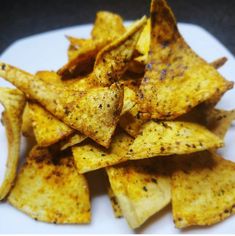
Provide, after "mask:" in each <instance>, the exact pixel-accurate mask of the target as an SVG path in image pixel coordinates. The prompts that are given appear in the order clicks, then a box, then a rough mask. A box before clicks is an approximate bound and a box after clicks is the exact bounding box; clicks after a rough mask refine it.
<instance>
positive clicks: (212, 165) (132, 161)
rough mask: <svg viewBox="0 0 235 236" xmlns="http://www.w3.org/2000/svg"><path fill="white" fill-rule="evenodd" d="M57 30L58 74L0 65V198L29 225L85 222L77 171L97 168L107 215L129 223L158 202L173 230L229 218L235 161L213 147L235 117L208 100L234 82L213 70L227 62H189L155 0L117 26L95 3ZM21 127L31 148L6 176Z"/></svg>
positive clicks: (86, 206)
mask: <svg viewBox="0 0 235 236" xmlns="http://www.w3.org/2000/svg"><path fill="white" fill-rule="evenodd" d="M67 38H68V40H69V42H70V46H69V49H68V57H69V61H68V63H67V64H66V65H64V66H63V67H62V68H61V69H59V70H58V71H57V72H52V71H39V72H37V73H36V74H35V75H32V74H29V73H27V72H25V71H22V70H20V69H18V68H16V67H14V66H11V65H8V64H5V63H0V76H1V77H2V78H3V79H5V80H7V81H9V82H11V83H12V84H13V85H14V86H15V87H16V88H17V89H8V88H0V102H1V103H2V104H3V105H4V107H5V112H4V114H3V122H4V125H5V126H6V130H7V132H6V133H7V139H8V144H9V149H8V150H9V153H8V163H7V170H6V174H5V180H4V182H3V184H2V186H1V187H0V199H7V200H8V201H9V203H10V204H12V205H13V206H14V207H16V208H17V209H19V210H21V211H23V212H25V213H26V214H28V215H29V216H31V217H33V218H35V219H37V220H40V221H45V222H51V223H64V224H71V223H72V224H81V223H89V222H90V220H91V206H90V204H91V203H90V196H89V186H88V183H87V180H86V173H87V172H90V171H96V170H98V169H102V170H103V171H104V172H106V173H107V175H106V177H107V178H108V179H109V183H110V185H109V186H107V194H109V196H110V199H111V202H112V206H113V209H114V212H115V215H116V216H117V217H122V216H123V217H125V218H126V220H127V222H128V224H129V225H130V227H132V228H137V227H139V226H140V225H142V224H143V223H144V222H145V221H146V220H147V219H148V218H149V217H151V216H152V215H153V214H156V213H157V212H159V211H160V210H161V209H163V208H165V207H166V206H167V205H169V204H172V211H173V220H174V223H175V225H176V227H178V228H185V227H188V226H192V225H201V226H202V225H211V224H215V223H217V222H219V221H222V220H223V219H225V218H227V217H228V216H230V215H231V214H233V213H234V212H235V163H232V162H230V161H228V160H225V159H224V158H223V157H221V156H219V155H218V154H217V153H216V150H217V149H218V148H220V147H222V146H223V145H224V141H223V139H224V136H225V134H226V132H227V130H228V129H229V127H230V125H231V124H232V121H233V120H234V119H235V110H231V111H225V110H219V109H216V108H215V106H216V104H217V103H218V101H219V100H220V99H221V98H222V96H223V94H224V93H225V92H226V91H228V90H229V89H231V88H232V87H233V83H232V82H230V81H227V80H226V79H225V78H223V76H221V74H220V73H219V72H218V71H217V69H218V68H219V67H221V66H222V65H223V64H224V63H225V62H226V58H220V59H217V60H215V61H214V62H212V63H207V62H206V61H205V60H203V59H202V58H200V57H199V56H198V55H197V54H196V53H195V52H194V51H193V50H192V49H191V48H190V47H189V45H188V44H187V43H186V42H185V40H184V38H183V37H182V36H181V34H180V33H179V30H178V28H177V24H176V20H175V17H174V15H173V13H172V11H171V9H170V8H169V6H168V5H167V3H166V1H165V0H152V3H151V10H150V18H149V19H147V18H146V17H143V18H141V19H139V20H137V21H135V22H134V23H133V24H131V25H130V26H128V27H125V26H124V24H123V20H122V18H121V17H120V16H119V15H116V14H113V13H111V12H106V11H101V12H99V13H98V14H97V15H96V19H95V23H94V26H93V29H92V32H91V37H90V38H89V39H83V38H75V37H72V36H68V37H67ZM16 56H17V55H16ZM21 132H22V133H23V134H24V135H25V136H26V137H28V138H29V139H34V140H35V145H34V146H33V147H32V150H31V151H30V153H29V155H28V157H27V158H26V160H25V163H24V164H23V166H22V167H21V169H20V172H19V174H17V171H16V169H17V166H18V160H19V151H20V133H21ZM110 206H111V205H110Z"/></svg>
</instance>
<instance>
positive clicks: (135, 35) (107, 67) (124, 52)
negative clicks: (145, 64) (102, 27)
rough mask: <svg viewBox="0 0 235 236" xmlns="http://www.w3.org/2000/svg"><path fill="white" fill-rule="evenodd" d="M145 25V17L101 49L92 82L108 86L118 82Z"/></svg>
mask: <svg viewBox="0 0 235 236" xmlns="http://www.w3.org/2000/svg"><path fill="white" fill-rule="evenodd" d="M145 23H146V17H143V18H142V19H140V20H138V21H137V22H136V23H134V24H133V26H132V27H131V28H130V29H129V30H128V31H127V32H126V33H125V34H124V35H123V36H121V37H119V38H118V39H117V40H115V41H114V42H112V43H111V44H109V45H107V46H106V47H105V48H103V49H102V50H101V51H100V52H99V54H98V55H97V58H96V62H95V67H94V73H93V80H94V82H95V83H96V84H98V85H102V86H109V85H111V84H112V83H114V82H116V81H118V80H119V79H120V78H121V76H122V75H123V74H124V72H125V71H126V70H127V68H128V62H130V60H131V59H132V55H133V52H134V49H135V45H136V43H137V40H138V39H139V36H140V33H141V32H142V30H143V27H144V25H145Z"/></svg>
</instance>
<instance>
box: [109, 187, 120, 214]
mask: <svg viewBox="0 0 235 236" xmlns="http://www.w3.org/2000/svg"><path fill="white" fill-rule="evenodd" d="M108 196H109V199H110V202H111V205H112V208H113V212H114V215H115V217H116V218H121V217H122V216H123V215H122V210H121V208H120V206H119V204H118V202H117V198H116V196H115V195H114V192H113V190H112V188H111V186H109V187H108Z"/></svg>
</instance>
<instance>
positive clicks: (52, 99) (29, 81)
mask: <svg viewBox="0 0 235 236" xmlns="http://www.w3.org/2000/svg"><path fill="white" fill-rule="evenodd" d="M0 76H1V77H3V78H5V79H6V80H7V81H9V82H11V83H12V84H14V85H15V86H16V87H18V88H19V89H20V90H21V91H22V92H24V93H26V94H27V95H29V97H30V98H31V99H34V100H36V101H38V102H39V103H40V104H41V105H42V106H43V107H44V108H45V109H46V110H48V111H49V112H50V113H52V114H53V115H54V116H55V117H57V118H58V119H59V120H62V121H63V122H64V123H65V124H67V125H68V126H70V127H71V128H73V129H75V130H77V131H79V132H81V133H83V134H85V135H86V136H88V137H90V138H91V139H93V140H94V141H96V142H97V143H99V144H100V145H102V146H104V147H108V146H109V144H110V141H111V137H112V135H113V133H114V130H115V128H116V125H117V122H118V120H119V117H120V113H121V110H122V105H123V88H121V87H120V86H118V85H117V84H113V85H112V86H111V87H96V88H92V89H90V90H88V91H86V92H85V91H84V92H81V91H74V90H71V89H66V88H64V87H63V86H60V85H57V84H52V83H46V82H45V81H43V80H41V79H39V78H38V77H36V76H35V77H33V76H32V75H31V74H28V73H26V72H24V71H22V70H20V69H17V68H15V67H13V66H10V65H7V64H4V63H0ZM97 121H99V122H97Z"/></svg>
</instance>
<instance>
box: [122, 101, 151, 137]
mask: <svg viewBox="0 0 235 236" xmlns="http://www.w3.org/2000/svg"><path fill="white" fill-rule="evenodd" d="M148 119H149V117H148V115H146V114H145V115H143V114H142V113H140V112H139V104H136V105H135V106H133V107H132V108H131V109H130V110H129V111H127V112H126V113H125V114H123V115H122V116H121V117H120V120H119V123H118V124H119V125H120V127H121V128H122V129H124V130H125V131H126V132H127V133H128V134H129V135H131V136H132V137H136V136H137V135H138V134H139V131H140V128H141V127H142V125H143V124H144V123H145V122H146V121H147V120H148Z"/></svg>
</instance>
